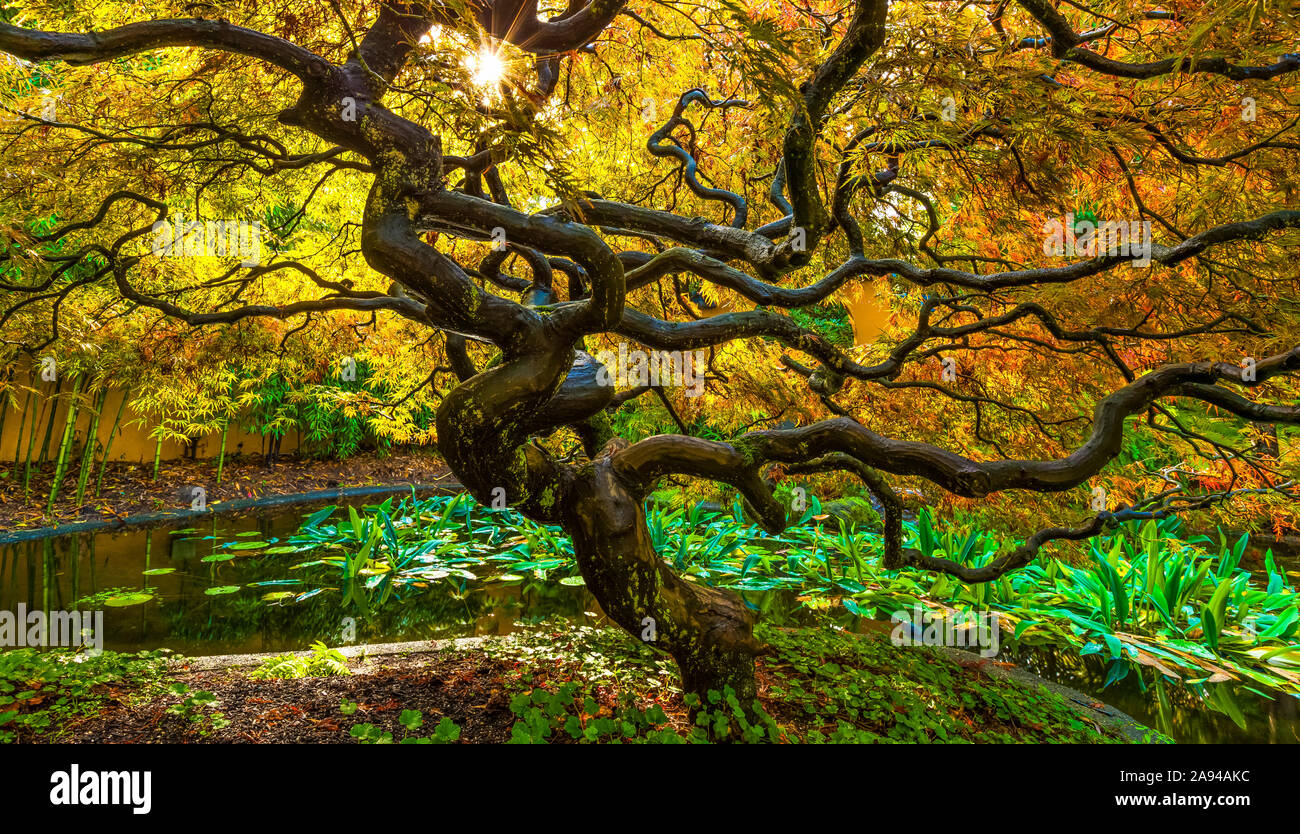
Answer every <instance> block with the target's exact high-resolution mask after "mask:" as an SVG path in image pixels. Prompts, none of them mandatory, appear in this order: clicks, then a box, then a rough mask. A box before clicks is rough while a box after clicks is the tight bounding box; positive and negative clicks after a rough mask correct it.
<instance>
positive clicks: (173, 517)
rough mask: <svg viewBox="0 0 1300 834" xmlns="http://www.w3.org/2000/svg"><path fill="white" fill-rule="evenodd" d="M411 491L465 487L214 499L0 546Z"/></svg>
mask: <svg viewBox="0 0 1300 834" xmlns="http://www.w3.org/2000/svg"><path fill="white" fill-rule="evenodd" d="M412 490H414V491H415V492H423V493H432V494H434V495H455V494H457V493H461V492H464V491H465V488H464V487H463V486H461V485H460V484H458V483H456V482H455V481H449V482H447V483H442V484H387V485H383V486H357V487H335V488H333V489H322V490H318V491H316V492H295V493H289V494H287V495H266V496H262V497H260V498H237V499H235V500H234V501H218V502H216V503H214V504H212V505H211V506H209V507H208V508H207V509H206V510H174V511H162V512H156V513H140V514H139V515H133V516H127V517H126V518H123V519H117V518H114V519H111V520H110V519H99V520H95V521H74V522H72V523H69V524H61V525H59V526H58V527H33V528H30V529H26V530H12V531H0V545H4V544H14V543H16V542H23V541H32V540H34V539H48V538H53V537H55V536H69V535H73V534H74V533H93V532H98V531H101V530H106V529H110V528H111V529H117V530H121V529H125V528H128V527H138V526H147V525H156V524H167V523H169V522H176V521H188V520H190V519H195V518H208V517H210V516H214V515H225V514H227V513H234V512H239V511H241V510H254V509H261V508H262V507H277V506H291V505H294V504H312V503H315V502H317V501H329V500H331V499H332V500H340V499H343V498H359V497H363V496H367V495H396V494H397V493H399V492H400V493H407V492H411V491H412Z"/></svg>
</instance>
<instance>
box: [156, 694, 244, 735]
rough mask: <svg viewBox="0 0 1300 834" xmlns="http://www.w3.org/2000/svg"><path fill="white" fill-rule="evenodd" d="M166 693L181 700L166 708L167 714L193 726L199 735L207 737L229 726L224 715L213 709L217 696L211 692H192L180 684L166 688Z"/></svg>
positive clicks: (228, 721)
mask: <svg viewBox="0 0 1300 834" xmlns="http://www.w3.org/2000/svg"><path fill="white" fill-rule="evenodd" d="M167 691H168V692H170V693H171V694H173V695H177V696H180V698H181V701H180V703H177V704H172V705H171V706H170V707H168V708H167V714H168V715H175V716H179V717H180V718H181V719H182V720H183V721H185V722H186V723H189V724H193V725H195V727H194V729H195V731H196V732H198V734H199V735H201V736H209V735H211V734H212V733H214V732H215V731H217V730H220V729H221V728H222V727H225V726H228V725H229V724H230V720H229V719H228V718H226V714H225V713H224V712H218V711H217V710H216V709H215V707H216V706H217V704H218V702H217V696H216V695H215V694H213V693H212V692H209V691H208V690H206V689H200V690H197V691H196V690H192V689H190V688H189V686H188V685H186V684H183V683H180V682H177V683H173V684H172V685H171V686H169V687H167Z"/></svg>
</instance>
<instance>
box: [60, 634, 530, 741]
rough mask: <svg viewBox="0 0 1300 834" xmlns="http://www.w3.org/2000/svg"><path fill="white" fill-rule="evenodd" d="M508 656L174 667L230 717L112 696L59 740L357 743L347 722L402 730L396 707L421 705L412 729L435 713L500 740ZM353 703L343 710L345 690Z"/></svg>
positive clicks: (164, 701)
mask: <svg viewBox="0 0 1300 834" xmlns="http://www.w3.org/2000/svg"><path fill="white" fill-rule="evenodd" d="M508 666H509V664H504V663H500V662H497V661H491V660H487V659H486V658H484V657H483V656H482V655H480V654H461V655H456V654H449V653H444V654H437V655H421V656H417V657H411V658H405V657H400V656H393V657H385V658H382V659H375V660H372V661H370V662H369V663H367V664H366V665H365V666H364V667H361V668H360V669H359V670H358V671H355V672H354V673H353V674H352V675H343V676H335V677H312V678H296V679H288V680H250V679H249V678H248V672H249V671H250V670H249V669H247V668H244V669H228V670H221V671H213V672H192V673H184V672H183V673H181V674H178V675H175V676H174V678H173V680H174V681H176V682H180V683H184V684H187V685H188V686H189V687H190V689H191V690H192V691H201V690H207V691H210V692H212V693H213V694H214V695H216V697H217V701H218V706H216V708H215V709H216V710H218V711H220V712H221V713H223V714H224V715H225V717H226V719H228V720H229V721H230V724H229V725H227V726H226V727H223V728H221V729H219V730H210V731H208V732H206V733H204V732H202V729H203V728H202V725H201V724H200V723H198V722H193V721H187V720H186V719H184V718H182V717H180V716H177V715H169V714H168V713H167V708H168V707H169V706H171V705H173V704H176V703H178V702H179V701H180V700H181V698H180V696H176V695H171V694H168V695H166V696H164V697H161V698H154V699H149V700H147V701H144V700H142V701H140V702H138V703H126V704H124V703H122V702H118V703H117V704H116V705H114V706H110V707H108V708H107V709H105V710H104V711H103V712H102V713H100V714H99V715H97V716H94V717H91V718H88V719H85V720H83V721H81V722H80V723H78V724H75V725H72V726H70V727H68V728H66V729H67V731H68V735H67V737H66V740H67V741H70V742H73V743H86V744H159V743H219V744H230V743H236V744H237V743H252V744H277V743H279V744H283V743H291V744H356V743H358V742H357V741H356V739H354V738H352V737H351V736H350V735H349V734H348V731H349V730H350V729H351V728H352V726H353V725H354V724H373V725H374V726H376V727H379V728H380V729H382V730H385V731H387V732H390V733H392V734H393V738H394V740H396V741H400V740H401V739H402V738H404V737H405V736H406V734H407V733H406V729H405V728H404V727H402V726H401V725H400V724H399V723H398V720H397V719H398V716H399V715H401V713H402V710H408V709H409V710H419V711H420V712H422V713H423V714H424V726H423V727H422V728H421V729H419V730H417V731H416V733H415V735H418V736H429V735H431V734H432V732H433V728H434V727H435V726H436V725H437V724H438V722H439V721H440V720H441V719H442V718H443V717H447V718H450V719H451V720H453V721H455V722H456V723H457V724H458V725H460V727H461V739H460V740H461V741H462V742H467V743H481V744H482V743H485V744H492V743H501V742H505V741H506V740H508V739H509V738H510V727H511V725H512V724H513V723H514V720H515V719H514V716H513V715H512V714H511V713H510V706H509V697H508V696H507V695H506V694H505V691H504V689H503V688H502V680H501V674H502V673H503V672H504V671H505V670H506V669H507V668H508ZM345 699H346V700H348V701H351V702H355V703H357V704H358V705H359V707H358V709H357V711H356V712H354V713H353V714H352V715H344V714H343V712H342V710H341V709H340V706H341V705H342V703H343V701H344V700H345Z"/></svg>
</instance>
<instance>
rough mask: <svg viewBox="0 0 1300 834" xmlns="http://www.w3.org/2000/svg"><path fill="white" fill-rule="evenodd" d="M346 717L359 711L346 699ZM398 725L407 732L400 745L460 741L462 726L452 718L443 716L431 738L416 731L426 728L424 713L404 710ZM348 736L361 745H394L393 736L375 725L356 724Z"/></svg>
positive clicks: (343, 708) (344, 705) (453, 742)
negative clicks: (419, 734) (416, 733)
mask: <svg viewBox="0 0 1300 834" xmlns="http://www.w3.org/2000/svg"><path fill="white" fill-rule="evenodd" d="M340 709H341V710H342V712H343V714H344V715H352V714H353V713H355V712H356V711H357V705H356V703H354V702H350V701H348V700H346V699H344V701H343V704H342V706H341V707H340ZM397 723H399V724H401V725H402V727H403V729H405V730H406V737H405V738H403V739H402V740H401V741H400V742H398V743H399V744H455V743H456V742H457V741H459V740H460V725H458V724H457V723H456V722H455V721H452V720H451V719H450V718H447V717H446V716H443V718H442V720H441V721H439V722H438V726H436V727H434V728H433V735H431V736H417V735H415V731H416V730H418V729H420V728H421V727H423V726H424V713H422V712H420V711H419V710H414V709H404V710H402V714H401V715H400V716H398V718H397ZM348 735H350V736H352V737H353V738H355V739H356V740H357V741H358V742H359V743H361V744H392V743H393V734H392V733H390V732H388V731H387V730H385V729H383V728H382V727H376V726H375V725H374V724H354V725H353V726H352V729H351V730H349V731H348Z"/></svg>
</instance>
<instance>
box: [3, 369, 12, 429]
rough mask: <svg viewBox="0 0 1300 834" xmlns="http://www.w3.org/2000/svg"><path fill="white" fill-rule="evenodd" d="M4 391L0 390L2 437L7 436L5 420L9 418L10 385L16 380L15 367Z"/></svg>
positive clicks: (10, 373) (9, 375)
mask: <svg viewBox="0 0 1300 834" xmlns="http://www.w3.org/2000/svg"><path fill="white" fill-rule="evenodd" d="M7 377H8V378H7V379H6V380H5V388H4V391H0V437H4V436H5V421H6V420H8V419H9V386H10V385H11V384H13V381H14V371H13V368H10V369H9V373H8V374H7Z"/></svg>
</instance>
